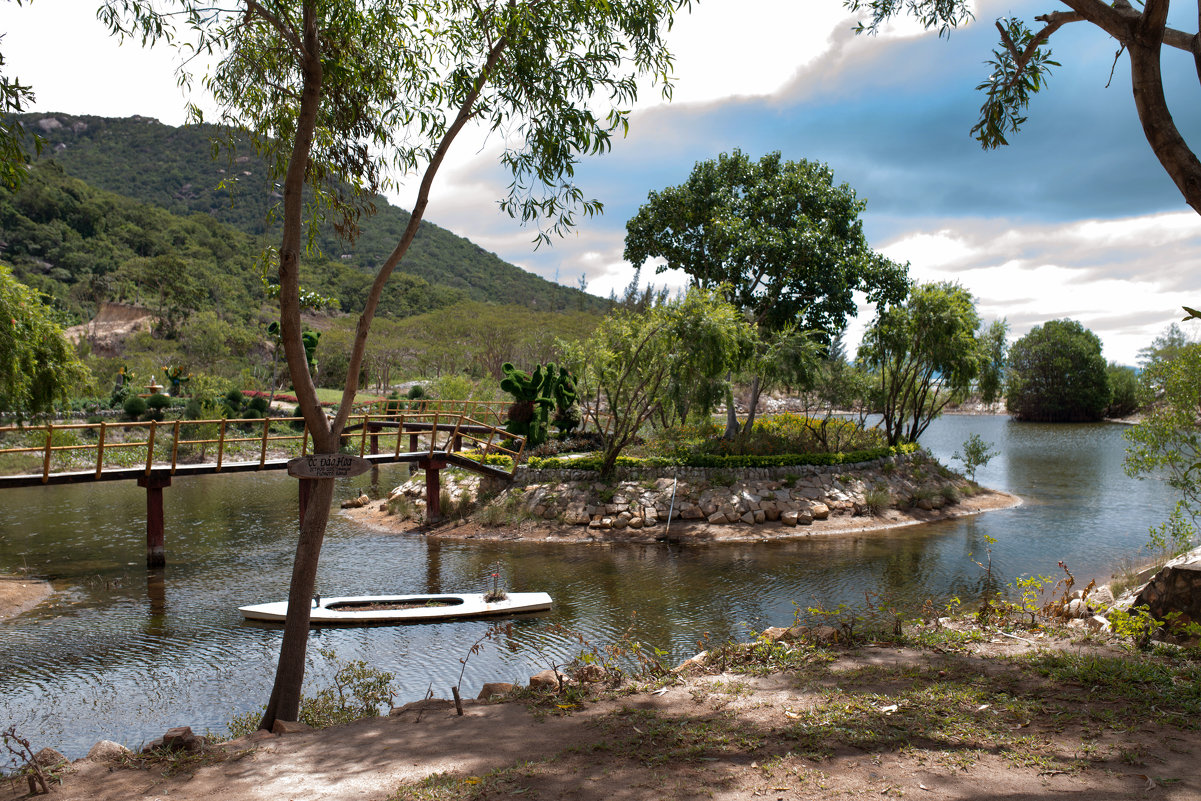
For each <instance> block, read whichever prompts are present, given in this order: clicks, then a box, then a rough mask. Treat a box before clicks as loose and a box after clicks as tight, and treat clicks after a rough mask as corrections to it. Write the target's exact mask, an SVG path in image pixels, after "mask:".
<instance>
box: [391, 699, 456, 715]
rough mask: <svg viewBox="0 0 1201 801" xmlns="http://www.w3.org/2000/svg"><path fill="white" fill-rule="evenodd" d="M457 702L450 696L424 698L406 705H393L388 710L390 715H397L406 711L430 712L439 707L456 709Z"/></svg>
mask: <svg viewBox="0 0 1201 801" xmlns="http://www.w3.org/2000/svg"><path fill="white" fill-rule="evenodd" d="M454 706H455V702H454V701H452V700H450V699H449V698H422V699H421V700H420V701H410V702H409V703H407V704H405V705H404V706H397V707H393V708H392V710H391V711H389V712H388V716H389V717H393V718H394V717H397V716H399V715H403V714H404V713H405V712H418V713H420V712H428V711H432V710H437V709H454Z"/></svg>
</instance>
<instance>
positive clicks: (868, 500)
mask: <svg viewBox="0 0 1201 801" xmlns="http://www.w3.org/2000/svg"><path fill="white" fill-rule="evenodd" d="M863 503H864V505H865V506H867V510H868V512H870V513H871V514H873V515H878V514H880V513H881V512H884V511H886V510H887V509H888V507H889V506H891V505H892V493H891V492H889V491H888V487H887V486H885V485H884V484H877V485H876V486H874V487H872V488H871V489H869V490H867V491H866V492H864V493H863Z"/></svg>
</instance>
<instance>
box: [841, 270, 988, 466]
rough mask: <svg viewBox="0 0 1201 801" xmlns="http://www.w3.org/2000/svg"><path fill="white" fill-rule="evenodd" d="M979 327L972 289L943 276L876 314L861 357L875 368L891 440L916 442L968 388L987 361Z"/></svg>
mask: <svg viewBox="0 0 1201 801" xmlns="http://www.w3.org/2000/svg"><path fill="white" fill-rule="evenodd" d="M979 327H980V317H979V315H978V314H977V313H976V304H975V301H974V300H973V299H972V295H971V293H970V292H968V291H967V290H966V289H964V288H963V287H961V286H959V285H958V284H951V283H945V282H944V283H936V284H921V285H919V286H916V287H914V288H913V290H912V291H911V292H910V293H909V298H908V300H906V301H905V303H904V304H901V305H894V306H890V307H888V308H886V309H884V310H882V311H881V312H880V313H879V314H878V315H877V316H876V319H875V320H874V321H873V322H872V324H871V326H870V327H869V328H868V329H867V332H866V333H865V334H864V337H863V343H862V345H860V348H859V359H860V361H861V362H863V363H864V364H867V365H868V366H870V367H871V368H872V369H873V370H874V371H875V374H876V382H877V387H878V391H879V396H878V403H879V404H880V411H881V413H882V415H883V419H882V420H881V421H880V424H879V425H880V427H881V428H882V429H883V430H884V433H885V434H886V436H887V437H888V444H889V445H896V444H898V443H901V442H916V441H917V438H918V437H919V436H921V434H922V432H923V431H925V430H926V428H927V427H928V426H929V425H930V423H931V421H933V420H934V418H936V417H937V416H938V415H939V414H940V413H941V412H942V410H943V408H944V407H945V406H946V405H947V404H948V403H950V402H952V401H956V400H960V399H962V398H963V397H965V396H966V395H967V393H968V392H969V391H970V390H971V387H972V382H973V381H975V380H976V377H977V376H978V375H979V374H980V367H981V365H982V364H983V363H984V361H985V352H984V351H985V349H984V342H983V338H982V337H980V336H978V335H977V329H978V328H979Z"/></svg>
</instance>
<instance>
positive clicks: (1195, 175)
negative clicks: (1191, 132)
mask: <svg viewBox="0 0 1201 801" xmlns="http://www.w3.org/2000/svg"><path fill="white" fill-rule="evenodd" d="M1059 3H1061V4H1062V6H1065V7H1066V8H1062V9H1061V10H1058V11H1051V12H1049V13H1046V14H1041V15H1039V16H1037V17H1035V20H1036V21H1037V22H1039V23H1040V27H1039V28H1038V29H1037V30H1035V29H1033V28H1031V27H1029V25H1028V24H1027V23H1026V22H1025V21H1024V20H1021V19H1018V18H1016V17H1004V18H999V19H997V20H996V27H997V30H998V31H999V32H1000V38H1001V43H1000V46H999V48H998V49H996V50H994V51H993V53H992V58H991V59H989V60H988V62H987V63H988V77H987V78H985V79H984V81H983V82H981V83H980V85H979V86H978V87H976V88H977V89H979V90H980V91H982V92H984V95H985V98H984V103H983V104H982V105H981V107H980V118H979V120H978V121H977V122H976V124H975V126H973V128H972V133H973V134H974V135H975V136H976V138H977V139H978V140H979V141H980V143H981V144H982V145H983V146H984V147H985V148H995V147H999V146H1001V145H1005V144H1008V141H1007V139H1006V137H1007V136H1008V135H1009V134H1011V133H1016V132H1017V131H1018V129H1019V128H1020V127H1021V126H1022V124H1023V123H1025V122H1026V116H1025V112H1026V107H1027V105H1029V103H1030V99H1031V97H1032V96H1033V95H1034V94H1036V93H1037V92H1039V91H1041V90H1042V89H1043V87H1044V86H1045V85H1046V83H1047V80H1048V78H1049V76H1050V73H1051V68H1052V67H1057V66H1059V64H1058V62H1056V61H1053V60H1052V59H1051V50H1050V48H1049V47H1048V42H1049V40H1050V38H1051V36H1052V35H1054V34H1055V32H1056V31H1058V30H1059V29H1060V28H1062V27H1063V26H1064V25H1069V24H1072V23H1075V22H1088V23H1090V24H1092V25H1094V26H1095V27H1096V28H1099V29H1100V31H1101V32H1103V33H1104V34H1107V35H1108V36H1112V37H1113V38H1114V39H1116V40H1117V41H1118V45H1119V50H1118V55H1119V56H1120V55H1121V54H1122V53H1123V52H1124V53H1125V54H1126V55H1127V57H1128V58H1129V59H1130V74H1131V83H1132V89H1133V96H1134V106H1135V109H1136V110H1137V111H1138V117H1139V121H1140V122H1141V123H1142V127H1143V134H1144V136H1145V137H1146V139H1147V143H1148V144H1149V145H1150V146H1151V150H1152V151H1153V152H1154V153H1155V156H1156V158H1158V159H1159V163H1160V164H1161V165H1162V166H1163V168H1164V170H1165V171H1167V173H1168V175H1169V176H1171V178H1172V180H1173V181H1174V182H1175V183H1176V186H1177V188H1178V189H1179V190H1180V193H1181V194H1182V195H1184V199H1185V202H1187V203H1188V204H1189V205H1190V206H1192V207H1193V209H1194V210H1195V211H1197V212H1198V213H1201V160H1198V159H1197V156H1196V155H1194V154H1193V152H1192V150H1190V149H1189V146H1188V143H1187V142H1186V141H1185V139H1184V137H1183V136H1182V135H1181V134H1180V130H1179V129H1178V128H1177V127H1176V124H1175V122H1173V120H1172V114H1171V111H1170V109H1169V108H1168V103H1167V98H1166V97H1165V95H1164V89H1163V71H1162V67H1161V64H1160V58H1161V54H1162V51H1163V49H1164V47H1170V48H1174V49H1176V50H1182V51H1184V52H1185V53H1187V54H1189V55H1190V56H1191V57H1192V58H1191V59H1190V61H1191V60H1197V59H1201V55H1198V53H1199V52H1201V50H1199V49H1198V47H1199V45H1198V44H1197V43H1198V41H1201V35H1199V34H1198V32H1197V31H1193V32H1191V33H1190V32H1188V31H1182V30H1178V29H1176V28H1172V27H1168V25H1167V21H1168V8H1169V5H1170V0H1150V1H1149V2H1147V3H1145V4H1144V3H1140V4H1138V6H1137V7H1135V6H1132V5H1130V4H1129V3H1127V2H1125V0H1119V1H1118V2H1113V3H1109V2H1105V0H1059ZM844 4H845V5H846V6H847V7H848V8H850V9H851V10H853V11H859V10H863V11H866V20H865V21H864V22H861V23H860V25H859V30H860V31H868V32H872V33H874V32H875V31H877V30H878V29H879V27H880V26H881V25H882V24H883V23H885V22H887V21H889V20H890V19H892V18H893V17H897V16H901V15H905V14H908V15H911V16H913V17H914V18H916V19H917V20H918V21H919V22H920V23H921V24H922V25H924V26H925V27H926V28H928V29H929V28H937V29H938V31H939V34H940V35H943V34H946V33H948V32H949V31H950V30H951V29H952V28H955V27H958V26H959V25H962V24H965V23H967V22H970V21H971V20H972V19H973V18H974V15H973V13H972V8H973V6H972V4H971V3H969V2H968V0H912V1H911V2H907V3H899V2H896V0H844ZM1173 21H1175V20H1173ZM1198 64H1201V60H1199V61H1198ZM1190 69H1191V68H1190ZM1197 77H1198V79H1201V67H1198V68H1197Z"/></svg>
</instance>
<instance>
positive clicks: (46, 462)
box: [42, 423, 54, 484]
mask: <svg viewBox="0 0 1201 801" xmlns="http://www.w3.org/2000/svg"><path fill="white" fill-rule="evenodd" d="M53 443H54V424H53V423H47V424H46V455H45V456H44V457H43V458H42V483H43V484H45V483H46V482H48V481H49V480H50V448H51V446H52V445H53Z"/></svg>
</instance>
